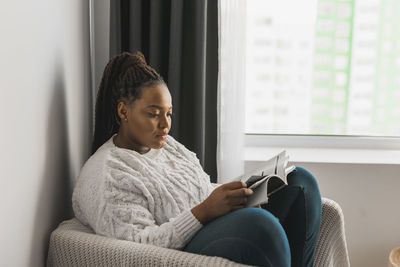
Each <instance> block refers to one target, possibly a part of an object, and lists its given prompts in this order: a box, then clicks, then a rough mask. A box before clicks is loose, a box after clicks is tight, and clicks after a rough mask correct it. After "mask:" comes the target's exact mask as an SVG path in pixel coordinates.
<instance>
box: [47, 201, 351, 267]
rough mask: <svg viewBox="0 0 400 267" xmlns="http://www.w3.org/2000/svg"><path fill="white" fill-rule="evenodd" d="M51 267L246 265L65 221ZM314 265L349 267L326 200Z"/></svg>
mask: <svg viewBox="0 0 400 267" xmlns="http://www.w3.org/2000/svg"><path fill="white" fill-rule="evenodd" d="M47 263H48V266H55V267H61V266H96V267H97V266H244V265H241V264H237V263H235V262H232V261H229V260H227V259H224V258H220V257H210V256H202V255H197V254H192V253H188V252H183V251H179V250H173V249H167V248H160V247H156V246H152V245H144V244H139V243H135V242H131V241H124V240H118V239H113V238H109V237H104V236H99V235H96V234H94V233H93V231H92V230H91V229H90V228H88V227H87V226H84V225H82V224H81V223H80V222H79V221H78V220H77V219H75V218H74V219H71V220H68V221H64V222H62V223H61V224H60V225H59V226H58V228H57V229H56V230H54V231H53V233H52V234H51V237H50V248H49V254H48V258H47ZM314 266H323V267H330V266H332V267H333V266H335V267H336V266H341V267H346V266H349V257H348V253H347V245H346V238H345V232H344V219H343V213H342V210H341V208H340V206H339V205H338V204H337V203H336V202H334V201H332V200H329V199H326V198H323V200H322V222H321V231H320V235H319V239H318V245H317V251H316V257H315V262H314Z"/></svg>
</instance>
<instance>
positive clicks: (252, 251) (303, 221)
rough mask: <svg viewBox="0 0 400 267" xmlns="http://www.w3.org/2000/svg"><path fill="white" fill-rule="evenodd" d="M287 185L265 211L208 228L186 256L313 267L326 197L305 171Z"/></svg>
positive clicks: (245, 212) (243, 213)
mask: <svg viewBox="0 0 400 267" xmlns="http://www.w3.org/2000/svg"><path fill="white" fill-rule="evenodd" d="M287 180H288V186H286V187H284V188H283V189H281V190H279V191H278V192H276V193H275V194H273V195H271V196H270V198H269V201H268V203H267V204H265V205H262V209H259V208H245V209H240V210H237V211H233V212H230V213H228V214H225V215H224V216H221V217H219V218H217V219H215V220H213V221H211V222H209V223H208V224H206V225H205V226H204V227H203V228H202V229H200V230H199V232H197V233H196V235H195V236H194V237H193V238H192V240H191V241H190V242H189V243H188V244H187V246H186V247H185V248H184V251H187V252H192V253H197V254H202V255H208V256H219V257H223V258H227V259H229V260H232V261H235V262H239V263H243V264H250V265H257V266H274V267H280V266H312V265H313V262H314V256H315V247H316V244H317V241H318V234H319V227H320V223H321V195H320V192H319V189H318V185H317V182H316V180H315V178H314V176H313V175H312V174H311V173H310V172H308V171H307V170H305V169H303V168H301V167H296V170H295V171H293V172H292V173H290V174H289V175H288V177H287Z"/></svg>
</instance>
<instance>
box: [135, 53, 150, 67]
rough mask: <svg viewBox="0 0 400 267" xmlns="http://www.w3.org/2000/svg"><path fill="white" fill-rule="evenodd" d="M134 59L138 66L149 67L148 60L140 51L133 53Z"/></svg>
mask: <svg viewBox="0 0 400 267" xmlns="http://www.w3.org/2000/svg"><path fill="white" fill-rule="evenodd" d="M132 56H133V58H134V61H135V62H136V64H138V65H142V64H143V65H147V63H146V58H145V57H144V55H143V53H142V52H140V51H136V52H135V53H133V55H132Z"/></svg>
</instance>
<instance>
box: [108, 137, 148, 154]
mask: <svg viewBox="0 0 400 267" xmlns="http://www.w3.org/2000/svg"><path fill="white" fill-rule="evenodd" d="M113 139H114V140H113V141H114V144H115V146H117V147H120V148H126V149H131V150H134V151H136V152H138V153H139V154H146V153H147V152H149V151H150V148H149V147H146V146H143V145H141V144H139V143H137V142H135V141H132V140H130V138H128V137H127V136H126V135H124V134H123V133H122V132H121V131H119V132H118V133H117V135H116V136H114V138H113Z"/></svg>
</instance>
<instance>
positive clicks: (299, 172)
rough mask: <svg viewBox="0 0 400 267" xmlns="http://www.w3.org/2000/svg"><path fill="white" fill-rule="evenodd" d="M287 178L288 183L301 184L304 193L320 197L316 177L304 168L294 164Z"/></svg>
mask: <svg viewBox="0 0 400 267" xmlns="http://www.w3.org/2000/svg"><path fill="white" fill-rule="evenodd" d="M287 179H288V183H289V184H292V185H300V186H302V187H303V188H304V191H305V193H306V194H317V195H318V197H320V192H319V187H318V182H317V179H316V178H315V177H314V175H313V174H312V173H311V172H309V171H308V170H306V169H305V168H303V167H300V166H296V169H295V170H294V171H293V172H292V173H290V174H289V175H288V178H287Z"/></svg>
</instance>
